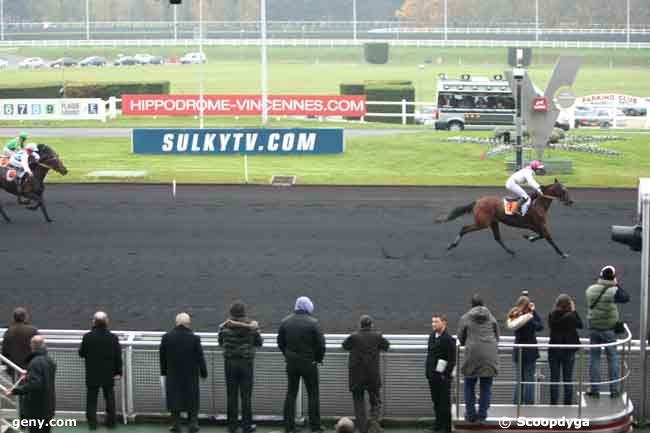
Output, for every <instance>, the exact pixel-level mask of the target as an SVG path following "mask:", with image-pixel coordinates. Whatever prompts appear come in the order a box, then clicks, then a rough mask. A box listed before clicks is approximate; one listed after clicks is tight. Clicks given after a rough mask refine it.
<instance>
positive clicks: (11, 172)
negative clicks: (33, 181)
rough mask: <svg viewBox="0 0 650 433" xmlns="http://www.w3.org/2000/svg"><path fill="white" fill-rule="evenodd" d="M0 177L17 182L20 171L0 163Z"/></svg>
mask: <svg viewBox="0 0 650 433" xmlns="http://www.w3.org/2000/svg"><path fill="white" fill-rule="evenodd" d="M0 178H3V179H4V180H6V181H7V182H17V181H18V172H17V171H16V170H15V169H13V168H11V167H8V166H5V165H0Z"/></svg>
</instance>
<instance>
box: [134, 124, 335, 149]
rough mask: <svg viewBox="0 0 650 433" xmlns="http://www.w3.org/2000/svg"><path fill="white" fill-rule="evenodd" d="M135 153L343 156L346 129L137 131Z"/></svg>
mask: <svg viewBox="0 0 650 433" xmlns="http://www.w3.org/2000/svg"><path fill="white" fill-rule="evenodd" d="M131 145H132V149H133V153H142V154H156V155H161V154H174V155H179V154H182V155H219V154H237V153H239V154H244V153H245V154H262V155H303V154H305V155H310V154H328V153H342V152H343V150H344V140H343V129H341V128H338V129H334V128H331V129H328V128H322V129H321V128H308V129H303V128H281V129H261V128H219V129H133V132H132V136H131Z"/></svg>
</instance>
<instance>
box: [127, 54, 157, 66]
mask: <svg viewBox="0 0 650 433" xmlns="http://www.w3.org/2000/svg"><path fill="white" fill-rule="evenodd" d="M133 58H134V59H135V60H136V61H137V62H138V64H140V65H162V64H163V58H162V57H160V56H152V55H151V54H136V55H135V56H133Z"/></svg>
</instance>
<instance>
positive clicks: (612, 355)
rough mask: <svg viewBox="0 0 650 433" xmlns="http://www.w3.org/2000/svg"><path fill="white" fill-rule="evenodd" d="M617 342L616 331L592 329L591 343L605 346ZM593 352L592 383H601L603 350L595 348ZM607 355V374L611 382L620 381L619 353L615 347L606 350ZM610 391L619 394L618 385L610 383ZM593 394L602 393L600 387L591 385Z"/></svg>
mask: <svg viewBox="0 0 650 433" xmlns="http://www.w3.org/2000/svg"><path fill="white" fill-rule="evenodd" d="M614 341H616V333H614V330H607V331H601V330H598V329H592V330H591V334H590V335H589V343H591V344H603V343H612V342H614ZM590 350H591V357H590V360H589V378H590V382H591V383H595V382H600V352H601V348H594V349H590ZM605 354H606V355H607V372H608V373H609V380H610V381H611V380H616V379H618V353H617V352H616V347H615V346H608V347H606V348H605ZM609 391H610V392H611V393H616V392H618V383H610V385H609ZM591 392H600V385H591Z"/></svg>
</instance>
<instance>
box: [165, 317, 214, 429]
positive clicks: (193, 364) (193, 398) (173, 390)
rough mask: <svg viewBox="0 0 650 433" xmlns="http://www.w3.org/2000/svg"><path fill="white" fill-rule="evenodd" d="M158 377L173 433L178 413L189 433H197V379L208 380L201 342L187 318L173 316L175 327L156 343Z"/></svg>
mask: <svg viewBox="0 0 650 433" xmlns="http://www.w3.org/2000/svg"><path fill="white" fill-rule="evenodd" d="M160 375H161V376H162V377H161V383H162V384H163V386H164V389H165V394H166V397H167V408H168V409H169V411H170V412H171V414H172V428H171V429H170V430H171V431H172V432H174V433H179V432H180V431H181V412H187V417H188V420H189V424H190V427H189V430H190V433H195V432H198V431H199V423H198V413H199V407H200V405H199V403H200V401H201V400H200V394H199V376H201V377H202V378H203V379H205V378H207V377H208V370H207V368H206V365H205V358H204V357H203V348H202V347H201V338H200V337H199V336H198V335H196V334H194V333H193V332H192V330H191V329H190V315H189V314H187V313H180V314H178V315H177V316H176V327H175V328H174V329H172V330H171V331H169V332H168V333H166V334H165V335H163V337H162V341H161V342H160Z"/></svg>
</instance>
